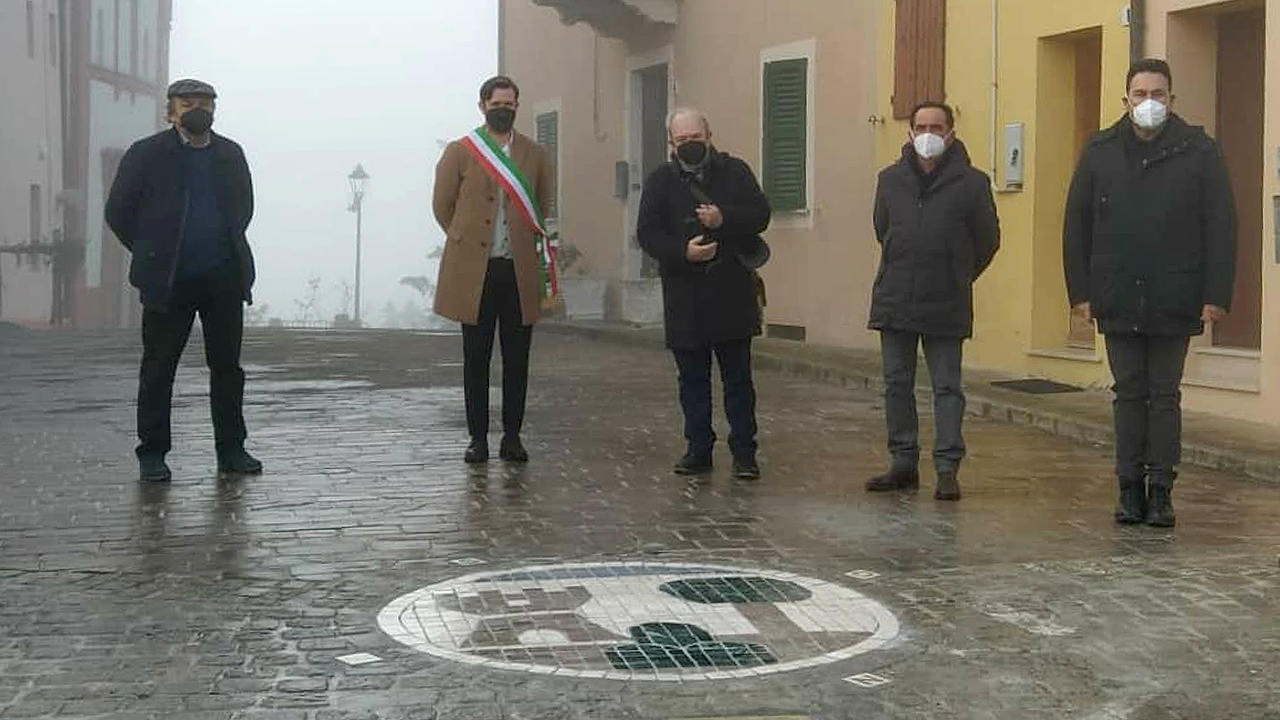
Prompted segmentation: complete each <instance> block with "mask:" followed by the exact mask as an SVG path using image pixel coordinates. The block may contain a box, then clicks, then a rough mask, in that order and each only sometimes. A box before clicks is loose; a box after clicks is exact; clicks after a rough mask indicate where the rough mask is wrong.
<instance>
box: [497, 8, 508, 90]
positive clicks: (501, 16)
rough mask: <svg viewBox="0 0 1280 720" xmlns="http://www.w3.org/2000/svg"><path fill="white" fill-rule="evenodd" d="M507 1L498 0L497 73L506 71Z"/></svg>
mask: <svg viewBox="0 0 1280 720" xmlns="http://www.w3.org/2000/svg"><path fill="white" fill-rule="evenodd" d="M506 44H507V3H506V0H498V74H499V75H504V74H506V72H507V48H506Z"/></svg>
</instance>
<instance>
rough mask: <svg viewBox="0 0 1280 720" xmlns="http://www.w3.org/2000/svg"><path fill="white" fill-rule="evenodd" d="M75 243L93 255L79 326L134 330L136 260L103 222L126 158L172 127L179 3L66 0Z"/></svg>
mask: <svg viewBox="0 0 1280 720" xmlns="http://www.w3.org/2000/svg"><path fill="white" fill-rule="evenodd" d="M63 7H64V8H65V9H66V27H65V32H66V36H67V38H68V49H69V56H68V58H67V71H66V73H65V75H64V82H65V83H66V98H67V103H66V108H65V113H64V117H65V118H66V120H65V125H66V135H65V147H66V156H65V157H66V160H65V164H64V175H65V178H66V180H65V183H66V198H67V202H66V203H65V204H64V208H63V209H64V222H65V228H66V234H67V236H68V237H69V238H70V239H71V240H72V241H73V242H75V243H76V244H77V245H78V246H79V247H81V248H83V251H82V257H83V262H82V263H79V268H78V269H77V270H76V272H75V274H74V277H73V279H72V284H71V288H72V292H71V303H70V304H71V307H70V309H69V315H70V317H71V319H72V321H73V322H74V324H75V325H77V326H83V327H128V326H134V325H137V323H138V318H139V310H138V304H137V302H136V300H135V297H134V290H133V288H132V287H130V286H129V282H128V274H129V259H128V253H127V252H126V251H125V250H124V248H123V247H121V245H120V243H119V242H117V241H116V239H115V237H114V236H113V235H112V234H111V231H110V230H109V229H107V227H106V223H105V222H104V221H103V219H102V210H103V204H104V202H105V197H106V193H107V191H108V190H109V189H110V187H111V180H112V179H113V178H114V177H115V173H116V167H117V166H118V165H119V163H120V157H121V156H122V155H123V154H124V151H125V150H126V149H128V147H129V145H130V144H131V143H133V141H135V140H137V139H139V138H141V137H143V136H145V135H148V134H150V133H152V132H155V131H156V130H157V129H159V128H160V127H161V126H162V125H163V124H164V112H165V88H166V86H167V85H168V81H169V24H170V20H171V18H172V15H173V3H172V0H63Z"/></svg>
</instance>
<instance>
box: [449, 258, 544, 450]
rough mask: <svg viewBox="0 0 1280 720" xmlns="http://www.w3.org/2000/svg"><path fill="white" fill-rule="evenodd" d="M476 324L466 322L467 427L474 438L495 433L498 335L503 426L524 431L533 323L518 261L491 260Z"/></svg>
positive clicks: (506, 429) (509, 430)
mask: <svg viewBox="0 0 1280 720" xmlns="http://www.w3.org/2000/svg"><path fill="white" fill-rule="evenodd" d="M478 320H479V321H478V322H477V324H475V325H463V326H462V375H463V390H464V394H465V396H466V402H467V430H468V432H470V433H471V438H472V439H473V440H480V441H483V440H485V438H486V437H488V435H489V364H490V362H491V360H492V358H493V337H494V332H495V330H497V333H498V336H499V338H500V339H501V342H502V431H503V432H504V433H505V434H507V435H511V436H516V435H519V434H520V428H521V427H523V425H524V404H525V396H526V394H527V393H528V389H529V347H530V345H531V344H532V342H533V326H532V325H525V324H523V318H522V316H521V313H520V292H519V290H518V289H517V287H516V268H515V263H513V262H512V261H511V260H508V259H502V258H495V259H491V260H490V261H489V269H488V271H487V272H486V273H485V276H484V291H483V293H482V294H481V296H480V317H479V318H478Z"/></svg>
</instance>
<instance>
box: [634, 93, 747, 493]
mask: <svg viewBox="0 0 1280 720" xmlns="http://www.w3.org/2000/svg"><path fill="white" fill-rule="evenodd" d="M667 129H668V131H669V139H670V143H671V148H672V155H671V161H670V162H668V163H667V164H665V165H663V166H662V167H660V168H658V169H657V170H655V171H654V172H653V173H652V174H650V176H649V177H648V178H647V179H646V181H645V185H644V194H643V195H642V196H641V199H640V217H639V221H638V226H637V235H638V236H639V241H640V246H641V247H642V248H643V249H644V250H645V252H647V253H649V254H650V255H651V256H653V257H654V258H655V259H656V260H657V261H658V263H659V267H660V272H661V274H662V300H663V318H664V321H665V325H666V343H667V347H668V348H670V349H671V351H672V353H673V354H674V355H675V359H676V366H677V369H678V371H679V387H680V406H681V408H682V410H683V411H684V435H685V440H686V441H687V443H688V445H687V448H686V452H685V455H684V457H683V458H681V459H680V461H679V462H678V463H677V464H676V466H675V471H676V472H677V473H679V474H684V475H692V474H702V473H706V472H709V471H710V470H711V467H712V462H711V457H712V448H713V446H714V444H715V440H716V436H715V433H714V432H713V431H712V428H711V356H712V355H713V354H714V355H715V356H716V360H717V362H719V364H720V376H721V378H722V380H723V381H724V403H725V414H726V415H727V416H728V420H729V449H730V450H731V451H732V453H733V474H734V475H735V476H736V477H741V478H757V477H759V476H760V468H759V465H758V464H757V462H756V447H757V444H756V417H755V404H756V394H755V385H754V383H753V381H752V377H751V339H752V338H753V337H754V336H756V335H758V334H760V316H759V312H760V308H759V305H758V301H757V291H756V282H755V274H754V273H753V272H752V270H751V269H750V268H749V267H748V266H747V264H746V263H744V262H743V261H742V259H741V257H742V256H743V255H744V254H750V253H752V252H754V251H755V250H756V248H757V247H758V243H759V242H761V241H760V239H759V237H758V236H759V233H761V232H763V231H764V229H765V228H766V227H767V226H768V224H769V216H770V208H769V201H768V200H767V199H766V198H765V196H764V193H763V192H761V190H760V185H759V184H758V183H757V182H756V178H755V175H753V174H752V172H751V168H750V167H748V166H747V164H746V163H745V162H743V161H742V160H740V159H738V158H735V157H733V156H731V155H729V154H728V153H723V152H720V151H718V150H716V149H715V148H714V147H713V146H712V145H711V129H710V127H709V124H708V122H707V119H706V117H705V116H704V115H703V114H702V113H700V112H698V111H696V110H687V109H682V110H676V111H675V112H673V113H672V115H671V118H670V120H669V122H668V124H667Z"/></svg>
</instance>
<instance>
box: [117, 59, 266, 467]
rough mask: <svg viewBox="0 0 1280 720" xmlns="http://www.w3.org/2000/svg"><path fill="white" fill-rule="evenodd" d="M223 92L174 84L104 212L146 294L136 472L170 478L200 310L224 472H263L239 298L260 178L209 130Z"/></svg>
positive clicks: (235, 148)
mask: <svg viewBox="0 0 1280 720" xmlns="http://www.w3.org/2000/svg"><path fill="white" fill-rule="evenodd" d="M216 98H217V93H216V92H214V89H213V86H211V85H209V84H208V83H205V82H201V81H199V80H178V81H177V82H175V83H173V84H172V85H170V86H169V105H168V119H169V122H170V123H171V124H172V128H170V129H168V130H164V131H161V132H159V133H157V134H155V135H152V136H151V137H148V138H144V139H142V140H139V141H138V142H136V143H134V144H133V145H132V146H131V147H130V148H129V150H128V152H126V153H125V154H124V157H123V158H122V159H121V161H120V169H119V171H118V172H117V173H116V178H115V182H114V183H112V185H111V194H110V196H109V197H108V199H107V206H106V220H107V224H108V225H109V226H110V227H111V230H112V231H113V232H114V233H115V234H116V237H117V238H119V239H120V242H121V243H123V244H124V246H125V247H126V248H128V249H129V250H130V252H131V253H132V255H133V260H132V264H131V265H130V267H129V281H130V282H131V283H132V284H133V285H134V287H136V288H138V291H139V293H140V295H141V298H142V306H143V312H142V348H143V349H142V369H141V372H140V373H139V380H138V440H139V445H138V448H137V451H136V452H137V456H138V463H139V467H140V478H141V479H142V480H143V481H150V482H165V481H168V480H170V479H171V478H172V473H171V472H170V470H169V466H168V465H167V464H166V463H165V455H166V454H167V453H168V452H169V449H170V439H169V438H170V436H169V415H170V408H171V404H172V398H173V379H174V375H175V373H176V372H177V369H178V360H179V359H180V358H181V357H182V350H183V348H185V347H186V344H187V338H188V337H189V336H190V334H191V327H192V323H193V321H194V320H195V316H196V315H197V314H199V316H200V326H201V328H202V329H203V332H204V352H205V360H206V361H207V363H208V365H209V403H210V406H211V410H212V415H213V434H214V441H215V446H216V448H217V462H218V475H219V477H228V476H231V477H235V476H243V475H248V474H257V473H260V472H262V463H260V462H258V460H257V459H256V458H254V457H253V456H252V455H250V454H249V453H247V452H245V448H244V441H245V437H246V434H247V433H246V431H245V425H244V413H243V404H244V371H243V370H242V369H241V367H240V344H241V339H242V335H243V332H244V304H245V303H248V302H252V297H251V295H250V289H251V288H252V287H253V280H254V269H253V253H252V252H250V250H249V243H248V240H247V239H246V238H245V230H246V228H248V226H249V220H250V219H251V218H252V217H253V184H252V181H251V180H250V177H249V165H248V163H247V162H245V158H244V151H243V150H241V148H240V146H239V145H237V144H236V143H235V142H232V141H231V140H229V139H227V138H225V137H222V136H221V135H218V134H216V133H214V132H213V131H212V129H211V128H212V126H213V113H214V109H215V100H216Z"/></svg>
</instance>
